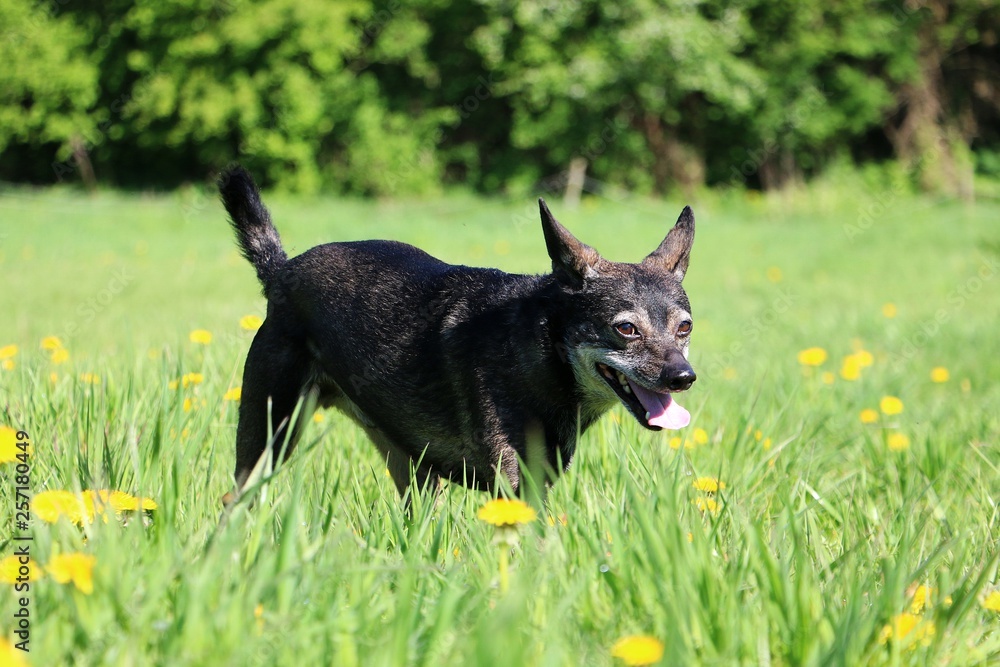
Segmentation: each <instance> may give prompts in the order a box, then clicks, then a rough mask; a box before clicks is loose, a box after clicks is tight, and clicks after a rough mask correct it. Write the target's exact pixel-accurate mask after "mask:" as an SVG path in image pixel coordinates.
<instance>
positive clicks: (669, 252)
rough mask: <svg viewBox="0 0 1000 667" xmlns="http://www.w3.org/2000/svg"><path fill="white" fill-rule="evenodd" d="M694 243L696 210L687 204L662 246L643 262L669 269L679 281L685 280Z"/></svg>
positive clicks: (660, 268)
mask: <svg viewBox="0 0 1000 667" xmlns="http://www.w3.org/2000/svg"><path fill="white" fill-rule="evenodd" d="M693 243H694V212H693V211H692V210H691V207H690V206H685V207H684V210H683V211H681V215H680V217H679V218H677V224H675V225H674V227H673V229H671V230H670V232H669V233H668V234H667V238H665V239H663V243H661V244H660V247H659V248H657V249H656V250H654V251H653V252H652V253H650V254H649V255H648V256H647V257H646V259H644V260H642V263H643V264H645V265H647V266H654V267H656V268H657V269H659V270H661V271H669V272H671V273H673V274H674V277H675V278H677V280H678V281H681V280H684V274H685V273H687V268H688V260H689V259H690V258H691V244H693Z"/></svg>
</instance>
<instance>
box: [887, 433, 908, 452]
mask: <svg viewBox="0 0 1000 667" xmlns="http://www.w3.org/2000/svg"><path fill="white" fill-rule="evenodd" d="M886 444H887V445H889V449H891V450H892V451H894V452H905V451H906V450H907V449H909V448H910V438H909V436H907V435H906V434H905V433H890V434H889V438H888V439H887V440H886Z"/></svg>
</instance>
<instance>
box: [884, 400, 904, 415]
mask: <svg viewBox="0 0 1000 667" xmlns="http://www.w3.org/2000/svg"><path fill="white" fill-rule="evenodd" d="M878 406H879V408H881V409H882V412H883V413H884V414H887V415H898V414H899V413H901V412H902V411H903V401H901V400H899V399H898V398H896V397H895V396H883V397H882V400H881V401H880V402H879V404H878Z"/></svg>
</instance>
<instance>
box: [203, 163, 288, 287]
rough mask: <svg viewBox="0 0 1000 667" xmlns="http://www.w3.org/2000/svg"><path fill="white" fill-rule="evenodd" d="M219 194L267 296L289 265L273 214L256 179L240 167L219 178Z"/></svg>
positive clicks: (242, 247)
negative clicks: (269, 210) (262, 200)
mask: <svg viewBox="0 0 1000 667" xmlns="http://www.w3.org/2000/svg"><path fill="white" fill-rule="evenodd" d="M219 193H220V194H221V195H222V204H223V205H224V206H225V207H226V211H227V212H228V213H229V220H230V224H231V225H232V226H233V230H234V231H235V232H236V238H237V240H238V241H239V242H240V249H241V250H242V251H243V256H244V257H246V258H247V259H248V260H249V261H250V263H251V264H253V268H255V269H256V270H257V278H258V279H260V282H261V284H262V285H263V286H264V294H265V295H266V294H267V293H268V291H269V290H270V287H271V283H272V282H273V280H274V277H275V275H276V274H277V273H278V270H279V269H281V267H282V266H283V265H284V264H285V262H287V261H288V255H286V254H285V251H284V249H282V247H281V237H280V236H278V230H277V229H275V228H274V224H273V223H272V222H271V214H270V213H268V212H267V209H266V208H265V207H264V204H263V202H261V200H260V191H258V190H257V185H256V184H255V183H254V182H253V178H252V177H251V176H250V174H248V173H247V171H246V169H244V168H243V167H241V166H239V165H233V166H231V167H229V168H228V169H226V170H225V171H223V172H222V174H221V175H220V176H219Z"/></svg>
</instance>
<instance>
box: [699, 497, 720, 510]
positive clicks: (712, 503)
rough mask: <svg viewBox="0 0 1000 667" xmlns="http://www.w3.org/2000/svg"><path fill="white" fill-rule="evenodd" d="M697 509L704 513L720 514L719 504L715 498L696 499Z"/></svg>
mask: <svg viewBox="0 0 1000 667" xmlns="http://www.w3.org/2000/svg"><path fill="white" fill-rule="evenodd" d="M694 504H695V507H697V508H698V509H699V510H701V511H702V512H711V513H712V514H718V513H719V503H718V502H716V500H715V498H709V497H708V496H705V497H703V498H695V499H694Z"/></svg>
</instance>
